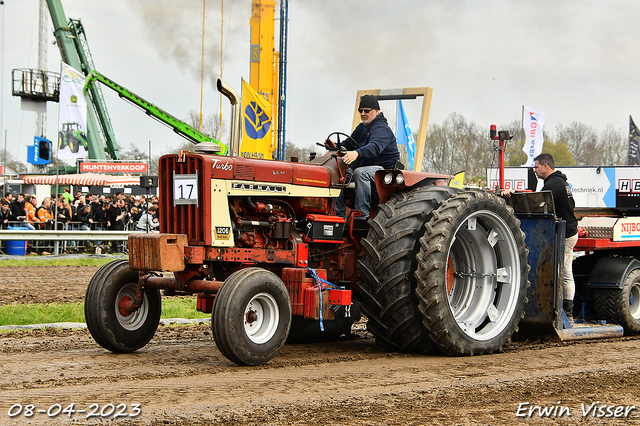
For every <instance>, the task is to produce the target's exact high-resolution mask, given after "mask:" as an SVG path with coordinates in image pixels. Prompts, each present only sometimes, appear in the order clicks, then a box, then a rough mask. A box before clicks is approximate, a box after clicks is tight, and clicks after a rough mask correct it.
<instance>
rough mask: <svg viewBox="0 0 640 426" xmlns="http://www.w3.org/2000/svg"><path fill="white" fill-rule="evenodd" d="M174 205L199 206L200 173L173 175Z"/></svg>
mask: <svg viewBox="0 0 640 426" xmlns="http://www.w3.org/2000/svg"><path fill="white" fill-rule="evenodd" d="M173 204H174V205H180V204H195V205H198V173H197V172H196V174H193V175H176V174H174V175H173Z"/></svg>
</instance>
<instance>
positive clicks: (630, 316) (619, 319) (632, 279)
mask: <svg viewBox="0 0 640 426" xmlns="http://www.w3.org/2000/svg"><path fill="white" fill-rule="evenodd" d="M595 307H596V313H597V314H598V318H604V319H606V320H607V321H608V322H611V323H614V324H619V325H621V326H622V327H623V328H624V334H626V335H633V334H638V333H640V269H634V270H632V271H631V272H629V274H627V276H626V277H625V279H624V286H623V287H622V288H621V289H598V290H596V293H595Z"/></svg>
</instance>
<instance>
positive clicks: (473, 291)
mask: <svg viewBox="0 0 640 426" xmlns="http://www.w3.org/2000/svg"><path fill="white" fill-rule="evenodd" d="M420 243H421V246H422V247H421V249H420V253H418V265H419V266H418V271H417V273H416V277H417V279H418V292H417V293H418V297H419V298H420V311H421V312H422V314H423V317H424V325H425V326H426V328H427V329H428V330H429V334H430V336H431V338H432V339H433V341H434V342H435V343H436V345H437V346H438V348H439V349H440V350H442V351H443V352H444V353H447V354H450V355H474V354H485V353H493V352H496V351H500V350H501V349H502V347H503V346H504V345H505V344H506V343H508V342H509V341H510V339H511V336H512V334H513V333H514V332H516V331H517V330H518V322H519V321H520V319H521V318H522V317H523V315H524V305H525V303H526V301H527V296H526V293H527V288H528V286H529V282H528V280H527V276H528V271H529V266H528V264H527V252H528V250H527V248H526V246H525V243H524V233H523V232H522V231H521V230H520V221H519V220H518V219H517V218H516V217H515V216H514V214H513V210H512V209H511V207H508V206H507V205H506V203H505V201H504V199H502V198H500V197H498V196H496V195H494V194H491V193H489V192H484V191H467V192H461V193H459V194H457V195H455V196H453V197H451V198H450V199H448V200H446V201H445V202H443V203H442V205H441V206H440V208H438V210H436V211H435V212H434V213H433V217H432V219H431V221H430V222H429V223H428V224H427V225H426V232H425V233H424V236H423V237H422V238H421V240H420Z"/></svg>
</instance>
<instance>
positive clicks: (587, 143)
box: [556, 121, 602, 166]
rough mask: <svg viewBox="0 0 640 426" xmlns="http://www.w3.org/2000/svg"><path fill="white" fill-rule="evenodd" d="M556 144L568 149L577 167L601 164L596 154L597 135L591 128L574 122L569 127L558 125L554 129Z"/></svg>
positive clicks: (598, 155)
mask: <svg viewBox="0 0 640 426" xmlns="http://www.w3.org/2000/svg"><path fill="white" fill-rule="evenodd" d="M556 132H557V134H558V137H557V139H556V142H562V143H565V144H566V145H567V147H569V152H571V155H572V156H573V160H574V161H575V163H576V165H577V166H589V165H598V164H599V163H601V162H602V160H601V155H600V153H599V152H598V135H597V133H596V131H595V130H594V129H593V127H591V126H587V125H586V124H583V123H580V122H577V121H574V122H573V123H571V124H570V125H569V126H566V127H565V126H563V125H561V124H559V125H558V126H557V127H556Z"/></svg>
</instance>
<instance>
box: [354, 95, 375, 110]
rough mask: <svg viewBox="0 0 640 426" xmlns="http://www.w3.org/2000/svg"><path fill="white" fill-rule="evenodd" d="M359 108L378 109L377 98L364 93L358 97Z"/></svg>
mask: <svg viewBox="0 0 640 426" xmlns="http://www.w3.org/2000/svg"><path fill="white" fill-rule="evenodd" d="M360 108H371V109H378V110H379V109H380V104H379V103H378V99H377V98H376V97H375V96H373V95H364V96H363V97H361V98H360V106H359V107H358V109H360Z"/></svg>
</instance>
